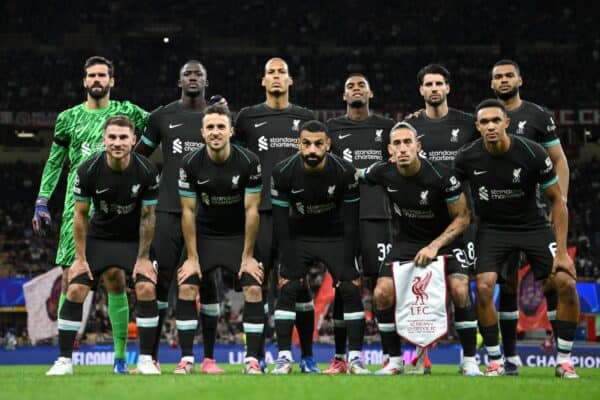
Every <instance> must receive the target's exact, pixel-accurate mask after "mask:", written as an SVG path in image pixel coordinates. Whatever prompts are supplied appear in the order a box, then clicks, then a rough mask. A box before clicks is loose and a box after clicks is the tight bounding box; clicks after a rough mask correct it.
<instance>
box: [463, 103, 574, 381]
mask: <svg viewBox="0 0 600 400" xmlns="http://www.w3.org/2000/svg"><path fill="white" fill-rule="evenodd" d="M476 116H477V121H476V125H477V129H478V130H479V132H480V133H481V136H482V139H478V140H477V141H475V142H473V143H472V144H470V145H467V146H465V147H463V148H462V149H461V150H460V151H459V153H458V154H457V156H456V160H455V167H456V172H457V174H458V175H459V178H462V179H468V180H469V184H470V186H471V191H472V193H473V194H474V201H475V209H476V212H477V215H478V216H479V218H480V223H479V227H478V231H477V240H476V242H477V244H476V246H475V253H476V265H475V273H476V280H477V314H478V319H479V327H480V331H481V335H482V336H483V341H484V343H485V345H486V347H487V352H488V355H489V357H490V363H489V365H488V368H487V371H486V375H488V376H498V375H503V374H504V372H505V371H504V362H503V360H502V353H501V351H500V346H499V345H498V320H497V317H496V308H495V305H494V301H493V294H494V286H495V284H496V281H497V278H498V273H499V271H500V270H501V268H502V264H503V263H504V262H505V261H506V259H507V257H508V256H509V255H510V254H511V252H514V251H522V252H524V253H525V255H526V256H527V258H528V260H529V261H530V262H531V265H532V269H533V273H534V276H535V278H536V279H545V278H550V279H551V281H552V282H553V284H554V285H555V286H556V288H557V290H558V307H557V310H556V311H557V312H556V322H555V326H556V336H557V340H558V356H557V359H556V364H557V365H556V376H559V377H564V378H578V376H577V373H576V372H575V369H574V368H573V365H572V363H571V348H572V346H573V339H574V338H575V328H576V324H577V321H578V318H579V298H578V296H577V290H576V287H575V280H576V275H575V267H574V265H573V261H572V260H571V259H570V258H569V255H568V254H567V229H568V213H567V207H566V205H565V201H564V199H563V196H562V192H561V189H560V187H559V185H558V179H559V178H558V176H557V175H556V173H555V172H554V168H553V165H552V160H551V159H550V157H549V156H548V154H547V153H546V151H545V150H544V148H543V147H542V146H541V145H539V144H537V143H536V142H533V141H531V140H529V139H526V138H522V137H520V136H517V135H508V134H507V133H506V128H507V127H508V126H509V124H510V120H509V119H508V117H507V115H506V110H505V108H504V105H503V104H502V103H501V102H500V101H498V100H485V101H483V102H481V103H480V104H479V105H478V106H477V108H476ZM538 184H539V187H540V188H541V189H542V190H543V191H544V194H545V195H546V196H547V198H548V199H549V201H550V203H551V213H552V224H553V225H554V229H555V232H553V231H552V229H550V226H549V225H548V221H547V219H546V218H545V215H544V212H543V210H542V209H541V207H540V206H539V205H538V203H537V201H536V198H537V194H538V189H537V187H538Z"/></svg>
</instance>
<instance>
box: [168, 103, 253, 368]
mask: <svg viewBox="0 0 600 400" xmlns="http://www.w3.org/2000/svg"><path fill="white" fill-rule="evenodd" d="M202 125H203V126H202V137H203V138H204V141H205V142H206V146H205V147H202V148H201V149H199V150H196V151H194V152H192V153H190V154H188V155H186V156H185V157H184V159H183V160H182V163H181V170H180V173H179V193H180V196H181V204H182V220H181V225H182V230H183V236H184V239H185V243H186V249H187V255H188V258H187V260H186V261H185V262H184V264H183V265H182V266H181V268H180V269H179V272H178V274H177V278H178V279H177V280H178V284H179V298H178V300H177V311H176V318H177V329H178V332H179V342H180V344H181V350H182V355H183V357H182V360H181V362H180V363H179V365H178V366H177V369H176V370H175V373H181V374H189V373H191V372H192V371H193V364H194V355H193V352H192V346H193V339H194V333H195V330H196V329H195V327H196V325H197V318H195V316H196V314H195V313H196V303H195V299H196V295H197V293H198V289H197V286H196V284H197V283H198V276H202V277H203V279H207V277H210V276H211V275H214V273H215V272H216V268H218V267H225V268H227V269H229V270H230V271H231V272H233V273H235V274H237V275H238V277H239V278H240V281H241V286H242V288H243V292H244V298H245V304H244V332H245V334H246V343H247V346H248V351H247V354H246V368H245V372H246V373H249V374H262V373H263V371H262V369H261V367H260V365H259V364H258V356H259V348H260V344H261V338H262V331H263V329H264V311H263V306H262V302H261V301H260V299H261V296H262V290H261V284H262V281H263V271H262V266H261V265H260V264H259V263H258V262H257V261H256V259H255V258H254V256H253V253H254V244H255V242H256V235H257V233H258V223H259V216H258V206H259V203H260V191H261V184H262V181H261V172H260V163H259V161H258V157H257V156H256V154H254V153H252V152H250V151H248V150H246V149H244V148H241V147H238V146H235V145H231V144H230V142H229V141H230V139H231V136H232V135H233V129H232V128H231V119H230V116H229V111H228V110H227V108H226V107H224V106H220V105H213V106H210V107H208V108H206V110H205V115H204V118H203V119H202ZM196 209H197V211H196ZM212 279H214V278H212ZM200 294H201V296H203V295H204V294H203V293H200Z"/></svg>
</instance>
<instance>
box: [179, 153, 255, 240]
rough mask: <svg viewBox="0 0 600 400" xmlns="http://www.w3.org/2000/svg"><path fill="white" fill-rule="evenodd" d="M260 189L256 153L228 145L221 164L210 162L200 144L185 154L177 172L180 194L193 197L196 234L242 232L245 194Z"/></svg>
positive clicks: (212, 234) (234, 233) (215, 234)
mask: <svg viewBox="0 0 600 400" xmlns="http://www.w3.org/2000/svg"><path fill="white" fill-rule="evenodd" d="M261 189H262V177H261V166H260V162H259V160H258V157H257V156H256V154H254V153H252V152H251V151H249V150H247V149H245V148H242V147H239V146H236V145H231V154H230V156H229V158H228V159H227V161H225V162H224V163H216V162H215V161H213V160H212V159H211V158H210V157H209V155H208V152H207V150H206V147H203V148H201V149H199V150H196V151H194V152H192V153H190V154H188V155H186V156H185V157H184V158H183V160H182V162H181V169H180V172H179V195H180V196H182V197H193V198H196V201H197V202H196V204H197V211H196V219H197V224H196V225H197V233H198V234H205V235H211V236H220V235H241V234H243V233H244V228H245V223H246V211H245V207H244V195H245V194H246V193H258V192H260V191H261Z"/></svg>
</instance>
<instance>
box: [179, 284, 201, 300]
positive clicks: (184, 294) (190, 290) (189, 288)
mask: <svg viewBox="0 0 600 400" xmlns="http://www.w3.org/2000/svg"><path fill="white" fill-rule="evenodd" d="M196 296H198V286H196V285H188V284H183V285H180V286H179V298H180V299H181V300H196Z"/></svg>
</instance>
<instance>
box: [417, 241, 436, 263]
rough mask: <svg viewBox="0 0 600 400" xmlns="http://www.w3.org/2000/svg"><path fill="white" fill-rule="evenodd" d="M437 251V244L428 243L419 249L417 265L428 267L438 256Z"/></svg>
mask: <svg viewBox="0 0 600 400" xmlns="http://www.w3.org/2000/svg"><path fill="white" fill-rule="evenodd" d="M437 253H438V249H437V248H436V247H435V246H433V245H431V244H428V245H427V246H425V247H423V248H422V249H421V250H419V252H418V253H417V255H416V256H415V260H414V261H415V265H416V266H418V267H426V266H427V265H429V263H431V262H432V261H433V260H434V259H435V258H436V257H437Z"/></svg>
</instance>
